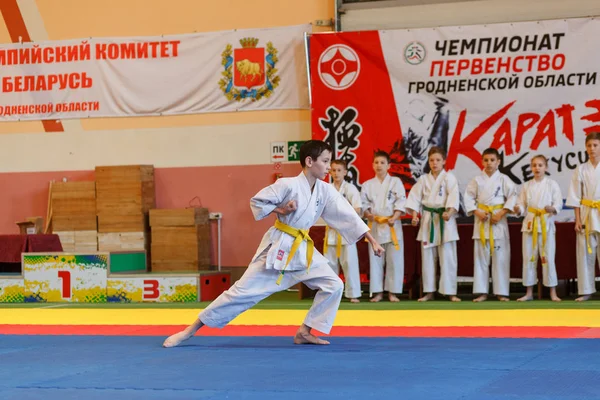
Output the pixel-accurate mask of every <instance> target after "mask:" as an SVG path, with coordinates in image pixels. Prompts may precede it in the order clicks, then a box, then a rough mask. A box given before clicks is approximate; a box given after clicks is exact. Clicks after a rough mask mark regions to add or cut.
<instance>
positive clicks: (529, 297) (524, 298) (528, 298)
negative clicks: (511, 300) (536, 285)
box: [517, 295, 533, 301]
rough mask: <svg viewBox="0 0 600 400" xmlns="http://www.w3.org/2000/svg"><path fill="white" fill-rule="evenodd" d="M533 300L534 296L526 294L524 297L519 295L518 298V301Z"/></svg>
mask: <svg viewBox="0 0 600 400" xmlns="http://www.w3.org/2000/svg"><path fill="white" fill-rule="evenodd" d="M532 300H533V296H527V295H525V296H523V297H519V298H518V299H517V301H532Z"/></svg>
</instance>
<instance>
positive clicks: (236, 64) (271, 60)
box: [219, 37, 280, 101]
mask: <svg viewBox="0 0 600 400" xmlns="http://www.w3.org/2000/svg"><path fill="white" fill-rule="evenodd" d="M258 42H259V39H257V38H251V37H248V38H243V39H240V44H241V45H242V47H241V48H235V49H234V48H233V46H232V45H231V44H228V45H227V46H226V47H225V50H224V51H223V53H222V54H221V56H222V59H221V64H222V65H223V68H224V71H223V72H221V74H222V75H223V78H221V80H219V87H220V88H221V90H222V91H223V93H224V94H225V96H226V97H227V99H228V100H236V101H245V100H247V99H250V100H251V101H257V100H260V99H262V98H263V97H269V96H270V95H271V94H272V93H273V90H275V88H277V86H279V81H280V78H279V76H278V75H276V73H277V68H275V65H276V64H277V61H278V58H277V49H276V48H275V47H274V46H273V43H271V42H267V47H266V48H264V47H257V46H258Z"/></svg>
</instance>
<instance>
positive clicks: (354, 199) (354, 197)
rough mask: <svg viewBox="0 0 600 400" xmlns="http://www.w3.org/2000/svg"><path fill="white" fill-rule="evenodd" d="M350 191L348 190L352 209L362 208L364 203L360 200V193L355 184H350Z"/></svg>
mask: <svg viewBox="0 0 600 400" xmlns="http://www.w3.org/2000/svg"><path fill="white" fill-rule="evenodd" d="M349 185H350V189H349V190H348V201H349V202H350V205H351V206H352V208H355V209H356V208H359V209H360V208H362V201H361V198H360V192H359V191H358V189H357V188H356V186H354V185H353V184H351V183H349Z"/></svg>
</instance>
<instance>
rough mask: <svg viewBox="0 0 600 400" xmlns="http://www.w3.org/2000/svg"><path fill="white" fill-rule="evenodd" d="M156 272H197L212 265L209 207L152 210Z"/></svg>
mask: <svg viewBox="0 0 600 400" xmlns="http://www.w3.org/2000/svg"><path fill="white" fill-rule="evenodd" d="M150 227H151V229H152V272H197V271H201V270H208V269H209V268H210V248H211V247H210V225H209V220H208V209H206V208H182V209H164V210H150Z"/></svg>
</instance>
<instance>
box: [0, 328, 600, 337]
mask: <svg viewBox="0 0 600 400" xmlns="http://www.w3.org/2000/svg"><path fill="white" fill-rule="evenodd" d="M183 328H184V326H183V325H160V326H157V325H0V334H3V335H101V336H168V335H170V334H173V333H175V332H178V331H179V330H181V329H183ZM296 329H297V327H295V326H285V325H273V326H254V325H230V326H227V327H225V328H223V329H215V328H208V327H205V328H203V329H202V330H200V331H199V333H198V334H199V335H200V336H293V335H294V333H295V332H296ZM330 336H358V337H432V338H433V337H439V338H442V337H446V338H548V339H553V338H556V339H568V338H595V339H596V338H600V329H598V328H586V327H511V326H498V327H441V328H440V327H355V326H337V327H334V328H333V331H332V332H331V335H330Z"/></svg>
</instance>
